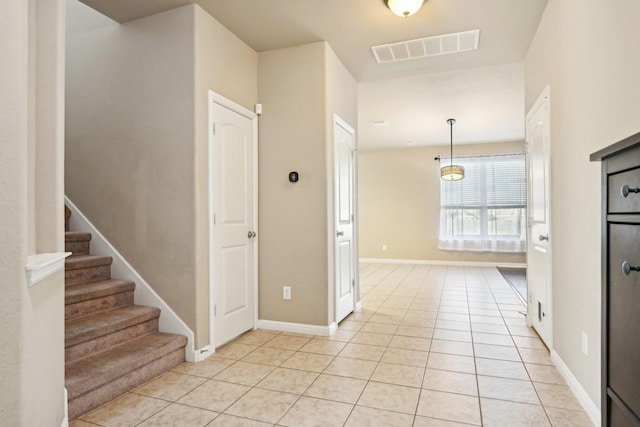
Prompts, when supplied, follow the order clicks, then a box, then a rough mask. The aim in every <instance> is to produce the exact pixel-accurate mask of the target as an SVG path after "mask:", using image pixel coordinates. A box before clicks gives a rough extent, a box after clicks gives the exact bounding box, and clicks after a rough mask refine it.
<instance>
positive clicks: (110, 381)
mask: <svg viewBox="0 0 640 427" xmlns="http://www.w3.org/2000/svg"><path fill="white" fill-rule="evenodd" d="M186 343H187V339H186V338H185V337H183V336H180V335H172V334H162V333H156V334H152V335H147V336H145V337H142V338H139V339H137V340H135V341H131V342H129V343H127V344H124V345H120V346H117V347H113V348H111V349H109V350H106V351H103V352H101V353H99V354H96V355H93V356H90V357H87V358H84V359H81V360H79V361H76V362H72V363H67V364H66V368H65V386H66V388H67V391H68V395H69V419H70V420H72V419H74V418H76V417H78V416H79V415H82V414H84V413H86V412H88V411H90V410H92V409H94V408H97V407H98V406H100V405H102V404H104V403H106V402H108V401H110V400H112V399H114V398H115V397H118V396H120V395H122V394H124V393H126V392H127V391H130V390H132V389H133V388H135V387H137V386H139V385H140V384H143V383H144V382H146V381H148V380H150V379H151V378H153V377H155V376H157V375H159V374H160V373H162V372H164V371H166V370H168V369H171V368H173V367H175V366H177V365H179V364H180V363H182V362H183V361H184V346H185V345H186Z"/></svg>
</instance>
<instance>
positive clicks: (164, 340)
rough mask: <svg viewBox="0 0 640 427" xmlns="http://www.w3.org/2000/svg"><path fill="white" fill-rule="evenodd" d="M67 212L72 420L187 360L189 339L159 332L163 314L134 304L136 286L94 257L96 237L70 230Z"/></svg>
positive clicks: (67, 327) (107, 261) (67, 331)
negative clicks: (93, 240)
mask: <svg viewBox="0 0 640 427" xmlns="http://www.w3.org/2000/svg"><path fill="white" fill-rule="evenodd" d="M69 216H70V212H69V210H68V208H66V207H65V218H66V221H65V231H66V233H65V248H66V251H67V252H72V255H71V256H69V257H68V258H67V260H66V263H65V386H66V388H67V392H68V397H69V419H71V420H72V419H74V418H77V417H78V416H80V415H82V414H84V413H86V412H88V411H90V410H92V409H94V408H97V407H98V406H100V405H102V404H104V403H106V402H108V401H110V400H112V399H114V398H115V397H118V396H120V395H122V394H124V393H125V392H127V391H129V390H131V389H133V388H135V387H137V386H138V385H140V384H142V383H144V382H146V381H148V380H149V379H151V378H153V377H155V376H157V375H158V374H160V373H162V372H164V371H166V370H168V369H170V368H172V367H174V366H176V365H178V364H180V363H181V362H183V361H184V347H185V344H186V342H187V339H186V338H185V337H183V336H179V335H172V334H164V333H160V332H158V319H159V316H160V310H159V309H158V308H154V307H145V306H139V305H134V304H133V292H134V289H135V284H134V283H133V282H130V281H127V280H118V279H112V278H111V262H112V259H111V257H108V256H99V255H90V241H91V234H90V233H82V232H70V231H69Z"/></svg>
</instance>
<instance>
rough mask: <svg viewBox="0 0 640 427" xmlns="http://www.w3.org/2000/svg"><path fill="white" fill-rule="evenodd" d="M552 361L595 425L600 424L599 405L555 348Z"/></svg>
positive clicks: (552, 351)
mask: <svg viewBox="0 0 640 427" xmlns="http://www.w3.org/2000/svg"><path fill="white" fill-rule="evenodd" d="M551 361H552V362H553V364H554V365H555V366H556V368H558V372H560V374H561V375H562V376H563V377H564V379H565V381H567V384H568V385H569V388H570V389H571V391H573V394H574V395H575V396H576V399H578V402H580V404H581V405H582V408H583V409H584V410H585V412H586V413H587V415H588V416H589V418H590V419H591V422H592V423H593V425H594V426H599V425H600V418H601V416H602V415H601V412H600V409H599V408H598V405H597V404H596V403H595V402H594V401H593V400H591V397H589V394H588V393H587V391H586V390H585V389H584V388H583V387H582V384H580V381H578V379H577V378H576V377H575V376H574V375H573V372H571V370H570V369H569V367H568V366H567V365H566V364H565V363H564V361H563V360H562V358H561V357H560V355H559V354H558V353H557V352H556V351H555V350H551Z"/></svg>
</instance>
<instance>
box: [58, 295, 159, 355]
mask: <svg viewBox="0 0 640 427" xmlns="http://www.w3.org/2000/svg"><path fill="white" fill-rule="evenodd" d="M159 316H160V309H159V308H155V307H145V306H140V305H132V306H128V307H122V308H117V309H115V310H109V311H104V312H101V313H96V314H94V315H91V316H87V317H82V318H79V319H71V320H68V321H66V322H65V325H66V327H65V331H64V335H65V339H64V342H65V348H68V347H71V346H73V345H77V344H80V343H83V342H86V341H89V340H92V339H95V338H98V337H103V336H105V335H108V334H111V333H113V332H116V331H120V330H123V329H126V328H129V327H132V326H134V325H138V324H140V323H144V322H146V321H149V320H152V319H157V318H158V317H159Z"/></svg>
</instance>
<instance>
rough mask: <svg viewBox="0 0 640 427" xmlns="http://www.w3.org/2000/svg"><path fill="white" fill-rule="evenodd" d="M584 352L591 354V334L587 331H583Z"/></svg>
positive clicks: (586, 354) (587, 354)
mask: <svg viewBox="0 0 640 427" xmlns="http://www.w3.org/2000/svg"><path fill="white" fill-rule="evenodd" d="M582 352H583V353H584V355H585V356H589V336H588V335H587V333H586V332H585V331H582Z"/></svg>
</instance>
